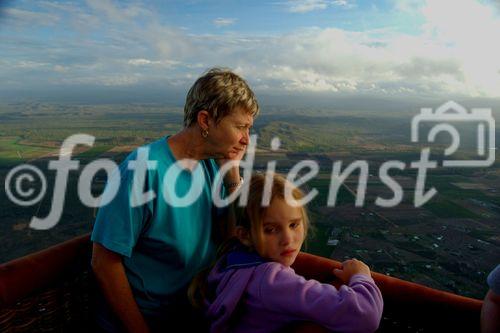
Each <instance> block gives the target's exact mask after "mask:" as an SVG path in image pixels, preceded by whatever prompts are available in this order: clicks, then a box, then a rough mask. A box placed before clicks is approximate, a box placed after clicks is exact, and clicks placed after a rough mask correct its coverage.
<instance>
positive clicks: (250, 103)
mask: <svg viewBox="0 0 500 333" xmlns="http://www.w3.org/2000/svg"><path fill="white" fill-rule="evenodd" d="M238 107H239V108H242V109H244V110H245V111H246V112H248V113H250V114H251V115H252V116H253V117H255V116H257V114H258V113H259V105H258V103H257V99H256V98H255V95H254V93H253V91H252V90H251V89H250V87H249V86H248V84H247V83H246V82H245V80H243V79H242V78H241V77H239V76H238V75H236V74H235V73H233V72H231V71H230V70H229V69H226V68H217V67H215V68H211V69H209V70H208V71H207V72H205V73H204V74H203V75H202V76H201V77H199V78H198V79H197V80H196V82H195V83H194V84H193V86H192V87H191V89H189V92H188V94H187V96H186V104H185V105H184V127H189V126H191V125H192V124H193V123H196V119H197V116H198V112H200V111H201V110H206V111H208V113H209V114H210V115H211V116H212V117H213V118H214V119H215V122H216V123H217V122H218V121H220V119H222V118H223V117H225V116H227V115H228V114H229V113H230V112H232V111H233V110H234V109H235V108H238Z"/></svg>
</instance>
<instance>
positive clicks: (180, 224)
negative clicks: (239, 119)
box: [91, 137, 220, 315]
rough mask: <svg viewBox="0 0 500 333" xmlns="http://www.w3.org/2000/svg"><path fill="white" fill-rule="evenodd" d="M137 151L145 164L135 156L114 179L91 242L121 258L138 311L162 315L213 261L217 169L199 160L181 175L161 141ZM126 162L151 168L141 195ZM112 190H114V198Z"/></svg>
mask: <svg viewBox="0 0 500 333" xmlns="http://www.w3.org/2000/svg"><path fill="white" fill-rule="evenodd" d="M143 148H145V150H144V149H143ZM139 149H142V151H143V152H144V151H147V152H148V154H149V156H148V158H147V160H148V161H149V162H146V160H145V159H144V156H143V155H140V156H139V158H138V155H139V153H138V150H135V151H134V152H132V153H131V154H130V155H129V156H128V157H127V159H126V160H125V161H124V162H123V163H122V164H121V165H120V167H119V168H118V169H117V170H116V171H115V172H114V173H113V175H112V176H111V177H110V179H109V180H108V184H107V186H106V190H105V192H104V194H103V198H107V197H109V198H113V199H112V200H111V201H110V202H109V204H107V205H104V206H102V207H101V208H100V209H99V212H98V214H97V218H96V221H95V225H94V230H93V232H92V237H91V239H92V241H93V242H97V243H100V244H102V245H103V246H104V247H106V248H107V249H109V250H111V251H113V252H116V253H118V254H120V255H122V256H123V264H124V266H125V270H126V274H127V278H128V280H129V283H130V285H131V287H132V291H133V293H134V297H135V299H136V301H137V304H138V305H139V307H140V309H141V311H142V312H143V313H144V314H147V315H161V314H162V310H163V309H164V308H166V307H168V306H169V305H173V304H171V303H172V302H173V301H172V297H171V296H172V295H174V294H175V293H177V292H179V291H180V290H182V289H183V288H185V287H186V285H187V284H188V283H189V282H190V281H191V279H192V278H193V277H194V275H195V274H196V273H197V272H198V271H200V269H202V268H204V267H207V266H208V265H209V264H210V262H211V261H212V259H213V258H214V252H215V251H214V245H213V243H212V241H211V231H212V219H213V218H214V217H217V216H220V211H219V210H217V208H216V207H215V206H214V205H213V200H212V186H213V184H214V179H215V176H216V174H217V171H218V166H217V164H216V163H215V161H214V160H203V161H200V162H199V163H198V165H197V166H196V168H195V169H194V170H193V171H192V172H191V171H188V170H184V169H182V168H181V167H179V166H178V165H175V163H176V159H175V157H174V156H173V154H172V152H171V150H170V147H169V145H168V143H167V138H165V137H164V138H162V139H160V140H158V141H155V142H153V143H151V144H149V145H146V146H144V147H141V148H139ZM129 162H132V164H134V163H135V164H136V166H139V165H141V166H142V168H143V169H144V170H145V169H146V167H145V165H146V163H149V164H150V165H153V164H156V168H155V169H149V170H147V171H145V177H142V178H143V180H144V181H143V184H144V187H143V188H142V189H141V191H140V192H138V191H137V188H138V187H139V186H135V187H134V186H133V184H134V173H135V172H137V173H138V175H139V174H141V172H138V171H136V170H138V169H137V167H136V170H130V169H129V165H130V163H129ZM142 174H144V173H142ZM138 175H137V176H136V179H139V178H140V177H139V176H138ZM113 184H114V185H115V186H118V185H119V189H118V191H117V194H116V195H115V196H113V195H112V194H113V190H112V188H113ZM136 184H140V182H138V181H137V180H136ZM148 191H153V193H154V194H153V195H154V196H155V197H154V199H152V200H148V199H149V198H151V197H149V198H148V197H141V195H139V194H141V193H147V192H148ZM198 193H199V195H198ZM134 194H135V195H137V197H136V198H142V199H143V202H144V201H145V202H144V203H143V204H140V205H137V204H138V203H140V202H139V201H140V200H137V201H136V202H133V201H132V200H131V198H132V197H133V196H134ZM176 197H177V198H176ZM193 198H197V199H196V200H191V201H194V202H193V203H191V204H189V205H187V204H188V203H187V202H186V199H193ZM134 206H136V207H134Z"/></svg>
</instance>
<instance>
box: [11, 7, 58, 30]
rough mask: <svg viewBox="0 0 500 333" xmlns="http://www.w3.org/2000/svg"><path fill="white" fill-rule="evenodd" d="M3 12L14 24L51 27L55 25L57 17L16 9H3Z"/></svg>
mask: <svg viewBox="0 0 500 333" xmlns="http://www.w3.org/2000/svg"><path fill="white" fill-rule="evenodd" d="M3 12H4V13H5V14H6V16H7V19H11V20H12V21H13V22H14V23H15V24H17V25H19V24H29V25H31V26H32V25H34V24H40V25H45V26H51V25H55V24H57V22H58V21H59V16H57V15H55V14H50V13H40V12H32V11H29V10H23V9H18V8H5V9H3Z"/></svg>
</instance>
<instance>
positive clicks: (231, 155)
mask: <svg viewBox="0 0 500 333" xmlns="http://www.w3.org/2000/svg"><path fill="white" fill-rule="evenodd" d="M210 125H211V126H209V136H208V138H207V139H208V140H210V143H211V146H212V147H213V149H214V150H215V151H214V152H213V155H214V157H216V158H225V159H241V158H242V157H243V155H244V153H245V151H246V148H247V146H248V144H249V143H250V128H251V127H252V126H253V116H252V115H251V114H250V113H248V112H246V111H245V110H244V109H241V108H236V109H234V110H233V111H232V112H231V113H229V114H228V115H227V116H225V117H224V118H222V119H221V120H220V121H219V123H218V124H215V122H213V121H211V124H210Z"/></svg>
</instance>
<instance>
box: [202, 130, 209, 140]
mask: <svg viewBox="0 0 500 333" xmlns="http://www.w3.org/2000/svg"><path fill="white" fill-rule="evenodd" d="M201 136H202V137H204V138H206V137H207V136H208V130H207V129H205V130H202V131H201Z"/></svg>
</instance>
